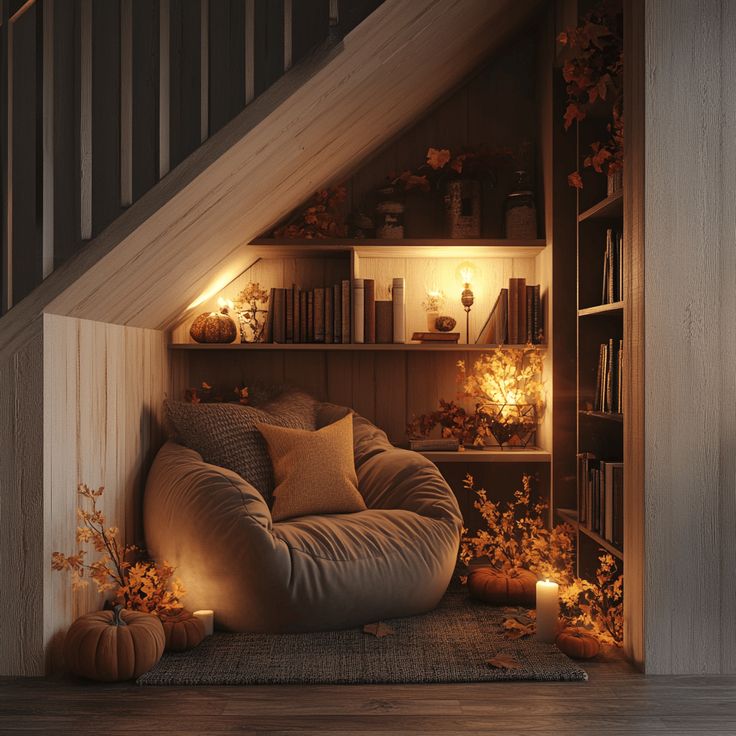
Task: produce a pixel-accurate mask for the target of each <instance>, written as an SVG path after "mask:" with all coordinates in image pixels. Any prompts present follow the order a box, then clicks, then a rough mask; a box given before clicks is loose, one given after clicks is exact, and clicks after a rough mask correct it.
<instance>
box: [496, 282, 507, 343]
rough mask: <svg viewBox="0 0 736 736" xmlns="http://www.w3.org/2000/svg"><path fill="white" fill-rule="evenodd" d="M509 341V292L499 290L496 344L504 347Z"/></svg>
mask: <svg viewBox="0 0 736 736" xmlns="http://www.w3.org/2000/svg"><path fill="white" fill-rule="evenodd" d="M508 341H509V290H508V289H501V311H500V313H499V315H498V325H497V332H496V342H497V344H498V345H504V344H506V343H508Z"/></svg>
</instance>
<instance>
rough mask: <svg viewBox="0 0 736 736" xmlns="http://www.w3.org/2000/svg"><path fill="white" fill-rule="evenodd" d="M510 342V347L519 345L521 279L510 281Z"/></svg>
mask: <svg viewBox="0 0 736 736" xmlns="http://www.w3.org/2000/svg"><path fill="white" fill-rule="evenodd" d="M508 317H509V318H508V325H509V326H508V342H509V345H518V343H519V279H514V278H511V279H509V314H508Z"/></svg>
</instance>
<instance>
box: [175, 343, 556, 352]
mask: <svg viewBox="0 0 736 736" xmlns="http://www.w3.org/2000/svg"><path fill="white" fill-rule="evenodd" d="M498 347H500V348H503V349H523V348H529V347H534V348H538V349H539V350H546V349H547V346H546V345H532V346H529V345H476V344H471V345H466V344H464V343H450V344H443V343H437V344H432V343H345V344H343V343H327V344H325V343H310V342H307V343H274V342H256V343H253V342H245V343H243V342H234V343H227V344H221V343H220V344H218V343H210V344H202V343H194V342H193V343H188V342H186V343H171V344H170V345H169V350H225V351H228V350H250V351H261V350H311V351H319V350H323V351H332V350H337V351H343V352H344V351H367V352H370V351H375V352H383V351H391V352H396V351H404V352H415V351H416V352H422V351H424V352H450V353H452V352H457V353H466V352H483V351H488V350H494V349H495V348H498Z"/></svg>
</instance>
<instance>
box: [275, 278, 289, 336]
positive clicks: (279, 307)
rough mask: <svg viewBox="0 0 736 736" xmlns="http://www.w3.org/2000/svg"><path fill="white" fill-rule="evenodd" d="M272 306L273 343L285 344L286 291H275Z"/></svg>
mask: <svg viewBox="0 0 736 736" xmlns="http://www.w3.org/2000/svg"><path fill="white" fill-rule="evenodd" d="M275 291H276V293H275V294H274V305H273V307H274V308H273V341H274V342H276V343H284V342H286V291H285V289H276V290H275Z"/></svg>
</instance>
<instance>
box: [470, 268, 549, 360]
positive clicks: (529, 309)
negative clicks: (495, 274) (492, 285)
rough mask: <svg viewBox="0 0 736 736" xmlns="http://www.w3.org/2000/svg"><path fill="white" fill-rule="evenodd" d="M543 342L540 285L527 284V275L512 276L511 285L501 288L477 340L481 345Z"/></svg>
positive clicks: (536, 343) (537, 343) (538, 343)
mask: <svg viewBox="0 0 736 736" xmlns="http://www.w3.org/2000/svg"><path fill="white" fill-rule="evenodd" d="M543 341H544V329H543V319H542V303H541V295H540V290H539V284H536V285H533V286H532V285H527V283H526V279H524V278H512V279H509V288H508V289H501V292H500V293H499V295H498V298H497V299H496V303H495V304H494V305H493V309H492V310H491V314H490V316H489V317H488V319H487V320H486V323H485V324H484V325H483V327H482V329H481V331H480V333H479V334H478V339H477V340H476V341H475V342H476V343H478V344H482V345H521V344H528V343H532V344H534V345H540V344H541V343H542V342H543Z"/></svg>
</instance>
